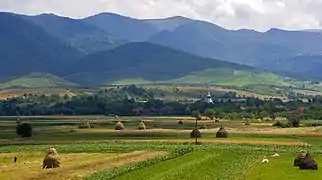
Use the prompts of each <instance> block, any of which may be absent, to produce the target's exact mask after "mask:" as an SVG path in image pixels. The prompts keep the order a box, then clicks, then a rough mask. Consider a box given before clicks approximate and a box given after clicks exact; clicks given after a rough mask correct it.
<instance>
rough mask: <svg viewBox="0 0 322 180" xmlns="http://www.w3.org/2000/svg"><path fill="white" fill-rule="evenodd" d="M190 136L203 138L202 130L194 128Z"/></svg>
mask: <svg viewBox="0 0 322 180" xmlns="http://www.w3.org/2000/svg"><path fill="white" fill-rule="evenodd" d="M190 138H201V132H200V131H199V130H198V129H194V130H192V132H191V133H190Z"/></svg>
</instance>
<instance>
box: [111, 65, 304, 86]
mask: <svg viewBox="0 0 322 180" xmlns="http://www.w3.org/2000/svg"><path fill="white" fill-rule="evenodd" d="M152 83H171V84H205V83H209V84H215V85H222V86H253V85H265V86H266V85H268V86H269V85H274V86H297V85H299V84H300V83H301V82H300V81H296V80H293V79H290V78H286V77H283V76H279V75H276V74H273V73H270V72H265V71H259V70H238V69H232V68H217V69H215V68H213V69H205V70H201V71H195V72H192V73H189V74H187V75H185V76H183V77H180V78H174V79H169V80H165V81H149V80H146V79H143V78H140V77H138V78H132V79H129V78H126V79H118V80H116V81H113V82H112V83H111V84H120V85H121V84H152Z"/></svg>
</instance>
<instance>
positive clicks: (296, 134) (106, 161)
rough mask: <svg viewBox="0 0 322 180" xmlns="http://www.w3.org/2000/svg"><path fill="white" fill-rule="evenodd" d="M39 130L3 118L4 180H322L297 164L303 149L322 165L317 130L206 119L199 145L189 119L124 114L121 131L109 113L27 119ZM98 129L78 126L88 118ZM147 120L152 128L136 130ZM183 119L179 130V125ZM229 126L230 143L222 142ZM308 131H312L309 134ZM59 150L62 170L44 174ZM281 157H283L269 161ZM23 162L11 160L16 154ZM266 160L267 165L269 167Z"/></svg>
mask: <svg viewBox="0 0 322 180" xmlns="http://www.w3.org/2000/svg"><path fill="white" fill-rule="evenodd" d="M21 118H22V119H23V120H24V121H26V122H29V123H30V124H31V125H32V126H33V128H34V135H33V137H31V138H26V139H22V138H19V137H18V136H17V135H16V134H15V118H14V117H1V118H0V129H1V131H0V179H15V180H20V179H21V180H22V179H87V180H101V179H102V180H104V179H116V180H118V179H120V180H123V179H131V180H132V179H133V180H137V179H147V180H154V179H155V180H176V179H188V180H189V179H200V180H208V179H211V180H213V179H228V180H230V179H231V180H245V179H247V180H258V179H260V180H275V179H276V180H280V179H293V180H302V179H321V178H322V172H321V171H320V170H318V171H312V170H308V171H304V170H299V168H298V167H293V160H294V158H295V157H296V156H297V154H298V152H299V151H300V150H303V149H304V150H307V151H309V152H310V153H311V155H312V156H313V158H314V159H315V161H316V162H317V163H318V164H321V163H322V150H321V149H322V141H321V140H320V137H322V133H321V132H322V131H321V130H320V129H319V128H318V127H314V128H315V129H313V127H302V128H297V129H296V128H294V129H279V128H277V127H272V126H271V124H270V123H262V124H258V123H252V125H250V126H245V125H244V122H243V121H238V120H237V121H229V120H228V121H223V122H221V123H219V124H218V123H217V124H216V123H215V122H213V121H204V122H205V123H207V126H208V129H205V130H201V133H202V137H201V138H199V140H198V141H199V143H198V144H197V145H196V144H195V143H194V139H191V138H190V137H189V136H190V132H191V129H193V127H194V123H193V122H194V120H193V119H191V118H189V117H122V122H124V125H125V128H126V129H124V130H121V131H115V130H114V125H115V123H116V122H117V120H116V119H115V118H114V117H105V116H87V117H84V116H61V117H60V116H42V117H21ZM86 118H87V119H88V121H89V122H91V124H93V125H94V128H90V129H78V125H79V124H81V123H82V122H83V120H84V119H86ZM142 119H143V120H144V122H145V123H146V126H147V128H148V129H147V130H138V129H137V127H138V123H139V122H140V120H142ZM179 119H181V120H184V124H183V125H181V126H180V125H178V120H179ZM221 125H224V126H225V127H227V129H228V131H229V136H228V138H224V139H220V138H216V136H215V134H216V131H217V130H218V127H220V126H221ZM307 132H310V133H307ZM52 147H53V148H55V149H56V150H57V151H58V154H59V156H60V158H61V164H62V167H60V168H56V169H48V170H46V169H41V167H40V166H41V164H42V160H43V157H44V156H45V154H46V152H47V151H48V150H49V148H52ZM275 153H278V154H279V155H280V156H279V157H271V155H273V154H275ZM15 156H16V157H18V162H17V163H13V162H12V161H13V157H15ZM263 158H267V159H269V163H267V164H263V163H261V160H262V159H263Z"/></svg>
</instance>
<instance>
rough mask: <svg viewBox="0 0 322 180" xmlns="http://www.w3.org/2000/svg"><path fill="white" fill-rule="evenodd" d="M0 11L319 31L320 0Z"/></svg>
mask: <svg viewBox="0 0 322 180" xmlns="http://www.w3.org/2000/svg"><path fill="white" fill-rule="evenodd" d="M0 11H6V12H15V13H20V14H32V15H33V14H41V13H54V14H57V15H61V16H68V17H72V18H82V17H87V16H90V15H93V14H97V13H101V12H113V13H118V14H121V15H125V16H130V17H134V18H140V19H149V18H164V17H170V16H185V17H189V18H193V19H199V20H205V21H209V22H212V23H214V24H217V25H220V26H222V27H224V28H227V29H242V28H247V29H255V30H258V31H265V30H268V29H270V28H282V29H289V30H292V29H322V0H0Z"/></svg>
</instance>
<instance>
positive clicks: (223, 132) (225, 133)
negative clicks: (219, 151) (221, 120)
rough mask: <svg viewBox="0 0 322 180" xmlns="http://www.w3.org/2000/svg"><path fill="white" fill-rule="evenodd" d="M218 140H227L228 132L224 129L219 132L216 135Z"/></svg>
mask: <svg viewBox="0 0 322 180" xmlns="http://www.w3.org/2000/svg"><path fill="white" fill-rule="evenodd" d="M216 137H217V138H227V137H228V132H227V131H226V129H225V128H224V127H221V128H220V129H219V130H218V132H217V133H216Z"/></svg>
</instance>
